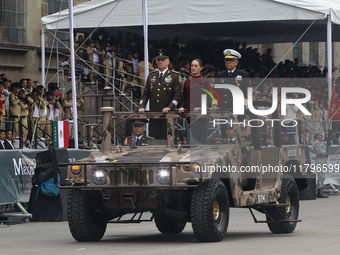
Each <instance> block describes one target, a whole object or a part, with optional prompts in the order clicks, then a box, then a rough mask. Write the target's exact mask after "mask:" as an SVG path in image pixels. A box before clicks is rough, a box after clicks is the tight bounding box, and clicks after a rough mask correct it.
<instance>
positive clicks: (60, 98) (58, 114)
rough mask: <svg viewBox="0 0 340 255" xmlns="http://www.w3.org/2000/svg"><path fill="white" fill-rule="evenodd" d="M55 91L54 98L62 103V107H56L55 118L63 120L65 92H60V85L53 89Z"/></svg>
mask: <svg viewBox="0 0 340 255" xmlns="http://www.w3.org/2000/svg"><path fill="white" fill-rule="evenodd" d="M52 92H53V99H54V100H55V101H58V103H59V104H60V108H55V113H54V120H56V121H61V120H62V114H63V108H62V107H61V106H62V104H63V102H64V100H65V99H64V94H62V93H59V89H58V87H55V88H53V89H52Z"/></svg>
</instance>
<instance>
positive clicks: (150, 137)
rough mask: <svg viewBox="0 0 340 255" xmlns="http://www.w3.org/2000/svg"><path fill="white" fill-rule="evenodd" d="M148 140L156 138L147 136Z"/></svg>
mask: <svg viewBox="0 0 340 255" xmlns="http://www.w3.org/2000/svg"><path fill="white" fill-rule="evenodd" d="M146 138H149V139H155V138H154V137H152V136H148V135H147V136H146Z"/></svg>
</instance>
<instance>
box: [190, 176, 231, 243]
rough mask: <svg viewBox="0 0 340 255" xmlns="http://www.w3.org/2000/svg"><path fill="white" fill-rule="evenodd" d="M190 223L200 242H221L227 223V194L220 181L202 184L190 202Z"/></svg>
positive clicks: (214, 180) (213, 180) (215, 180)
mask: <svg viewBox="0 0 340 255" xmlns="http://www.w3.org/2000/svg"><path fill="white" fill-rule="evenodd" d="M191 222H192V228H193V230H194V234H195V236H196V238H197V239H198V240H199V241H200V242H218V241H221V240H222V239H223V238H224V236H225V234H226V232H227V228H228V223H229V200H228V192H227V189H226V187H225V186H224V183H223V182H222V181H221V180H220V179H212V180H211V181H209V182H204V183H203V185H202V186H200V187H198V188H196V189H195V190H194V192H193V195H192V200H191Z"/></svg>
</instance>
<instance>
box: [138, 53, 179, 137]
mask: <svg viewBox="0 0 340 255" xmlns="http://www.w3.org/2000/svg"><path fill="white" fill-rule="evenodd" d="M168 55H170V54H166V53H164V52H163V50H159V51H158V52H157V54H156V60H157V67H158V70H156V71H153V72H150V74H149V76H148V78H147V80H146V84H145V88H144V92H143V95H142V97H141V100H140V103H139V107H140V108H139V112H145V107H146V104H147V102H148V100H150V111H151V112H168V111H170V110H174V109H175V108H176V107H177V105H178V104H179V102H180V100H181V97H182V78H181V76H180V73H179V72H176V71H172V70H169V68H168V67H169V64H170V59H169V56H168ZM166 128H167V125H166V120H151V121H150V135H152V136H154V137H155V139H166Z"/></svg>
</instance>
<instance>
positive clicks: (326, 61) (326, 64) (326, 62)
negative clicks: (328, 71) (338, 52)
mask: <svg viewBox="0 0 340 255" xmlns="http://www.w3.org/2000/svg"><path fill="white" fill-rule="evenodd" d="M332 49H333V51H332V63H333V65H334V43H332ZM325 66H328V49H327V42H326V43H325Z"/></svg>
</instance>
